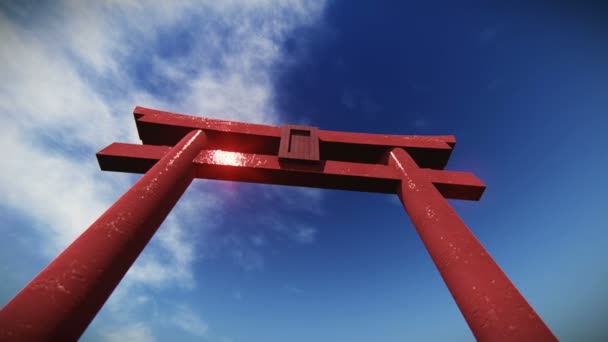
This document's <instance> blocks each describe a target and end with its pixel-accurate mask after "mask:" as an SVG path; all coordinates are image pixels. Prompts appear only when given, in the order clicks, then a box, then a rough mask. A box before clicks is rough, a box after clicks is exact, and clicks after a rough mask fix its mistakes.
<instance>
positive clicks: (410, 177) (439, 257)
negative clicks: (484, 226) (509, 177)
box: [389, 148, 557, 342]
mask: <svg viewBox="0 0 608 342" xmlns="http://www.w3.org/2000/svg"><path fill="white" fill-rule="evenodd" d="M389 164H390V165H392V166H394V167H395V168H396V169H397V170H398V171H399V172H400V173H401V179H402V180H401V185H400V189H399V191H398V195H399V198H400V199H401V203H402V204H403V207H404V208H405V210H406V211H407V213H408V215H409V217H410V219H411V220H412V223H413V224H414V227H415V228H416V230H417V231H418V234H419V235H420V237H421V239H422V241H423V242H424V245H425V247H426V249H427V250H428V252H429V254H430V255H431V258H432V259H433V262H434V263H435V265H436V266H437V268H438V269H439V273H440V274H441V276H442V278H443V280H444V281H445V283H446V285H447V287H448V289H449V290H450V292H451V294H452V296H453V297H454V300H455V301H456V304H457V305H458V308H459V309H460V311H461V312H462V314H463V316H464V318H465V320H466V321H467V324H468V325H469V327H470V328H471V330H472V332H473V335H475V338H476V339H477V340H478V341H518V342H522V341H530V342H532V341H534V342H541V341H557V339H556V337H555V336H554V335H553V333H552V332H551V331H550V330H549V328H548V327H547V326H546V325H545V323H544V322H543V321H542V320H541V318H540V317H539V316H538V315H537V314H536V312H535V311H534V309H533V308H532V307H531V306H530V304H528V302H527V301H526V300H525V298H524V297H523V296H522V295H521V293H519V291H518V290H517V289H516V288H515V286H514V285H513V283H511V281H510V280H509V278H508V277H507V276H506V275H505V274H504V272H503V271H502V270H501V269H500V267H499V266H498V265H497V264H496V262H495V261H494V260H493V259H492V257H491V256H490V255H489V254H488V252H487V251H486V250H485V249H484V247H483V246H482V245H481V243H480V242H479V241H478V240H477V238H476V237H475V236H474V235H473V233H472V232H471V231H470V230H469V228H468V227H467V226H466V225H465V224H464V223H463V222H462V220H461V219H460V218H459V217H458V215H457V214H456V212H455V211H454V210H453V209H452V207H451V206H450V204H449V203H448V202H447V200H446V199H445V198H443V196H442V195H441V194H440V193H439V191H437V189H436V188H435V186H434V185H433V184H432V183H431V182H430V181H429V180H428V179H426V178H425V176H424V173H423V172H422V170H421V169H420V168H418V165H417V164H416V162H415V161H414V160H413V159H412V158H411V157H410V155H409V154H408V153H407V152H406V151H404V150H403V149H400V148H397V149H393V151H391V153H390V155H389Z"/></svg>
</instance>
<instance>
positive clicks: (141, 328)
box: [101, 322, 156, 342]
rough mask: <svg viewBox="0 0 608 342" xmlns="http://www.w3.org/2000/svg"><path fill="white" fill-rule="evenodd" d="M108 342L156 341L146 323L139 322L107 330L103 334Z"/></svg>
mask: <svg viewBox="0 0 608 342" xmlns="http://www.w3.org/2000/svg"><path fill="white" fill-rule="evenodd" d="M101 336H102V338H103V340H104V341H107V342H123V341H130V342H153V341H156V339H155V338H154V336H153V335H152V332H151V331H150V328H148V327H147V326H146V325H145V324H144V323H141V322H137V323H131V324H129V325H124V326H120V327H117V328H115V329H113V330H107V331H105V332H103V333H102V334H101Z"/></svg>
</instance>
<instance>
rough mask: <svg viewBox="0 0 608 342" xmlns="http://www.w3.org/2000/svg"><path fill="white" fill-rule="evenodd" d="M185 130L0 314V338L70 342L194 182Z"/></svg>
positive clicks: (199, 140) (193, 138)
mask: <svg viewBox="0 0 608 342" xmlns="http://www.w3.org/2000/svg"><path fill="white" fill-rule="evenodd" d="M205 142H206V137H205V133H204V132H203V131H201V130H195V131H192V132H190V133H188V134H187V135H186V136H185V137H184V138H183V139H182V140H181V141H180V142H179V143H178V144H177V145H175V146H174V147H173V148H172V149H171V150H170V151H169V152H168V153H167V154H166V155H165V156H164V157H163V158H162V159H161V160H159V161H158V162H157V163H156V164H155V165H154V167H152V168H151V169H150V170H149V171H148V172H146V174H145V175H144V176H143V177H142V178H141V179H140V180H139V181H137V183H135V184H134V185H133V186H132V187H131V188H130V189H129V190H128V191H127V192H126V193H125V194H124V195H123V196H122V197H120V198H119V199H118V200H117V201H116V202H115V203H114V204H113V205H112V206H111V207H110V208H109V209H108V210H107V211H106V212H105V213H104V214H103V215H101V217H99V218H98V219H97V221H95V222H94V223H93V224H92V225H91V226H90V227H89V228H88V229H87V230H86V231H85V232H84V233H82V235H80V237H78V238H77V239H76V240H75V241H74V242H72V244H71V245H70V246H68V248H66V249H65V250H64V251H63V252H62V253H61V254H60V255H59V256H57V257H56V258H55V260H53V261H52V262H51V263H50V264H49V265H48V266H47V267H46V268H45V269H44V270H42V271H41V272H40V273H39V274H38V275H37V276H36V277H35V278H34V279H33V280H32V281H30V283H29V284H27V285H26V286H25V288H23V289H22V290H21V292H19V293H18V294H17V295H16V296H15V298H13V299H12V300H11V301H10V302H8V303H7V304H6V306H5V307H4V308H2V310H1V311H0V340H2V341H75V340H77V339H78V338H79V337H80V335H81V334H82V333H83V332H84V330H85V329H86V328H87V326H88V325H89V323H90V322H91V321H92V320H93V318H94V317H95V315H96V314H97V312H98V311H99V309H101V307H102V305H103V304H104V303H105V301H106V300H107V299H108V297H109V296H110V294H111V293H112V291H113V290H114V288H115V287H116V286H117V285H118V283H119V282H120V280H121V279H122V277H123V276H124V275H125V273H126V272H127V271H128V270H129V267H131V265H132V264H133V262H134V261H135V259H137V256H138V255H139V254H140V253H141V251H142V250H143V249H144V247H145V246H146V244H147V243H148V241H149V240H150V239H151V238H152V236H153V235H154V233H155V232H156V230H157V229H158V227H159V226H160V224H161V223H162V222H163V220H164V219H165V217H166V216H167V215H168V214H169V212H170V211H171V209H172V208H173V206H174V205H175V203H176V202H177V201H178V200H179V198H180V197H181V195H182V194H183V193H184V191H185V190H186V189H187V188H188V185H190V183H191V182H192V180H193V179H194V175H195V171H194V164H193V163H192V161H193V159H194V158H195V157H196V155H197V154H198V153H199V152H200V151H201V150H202V149H203V148H204V145H205Z"/></svg>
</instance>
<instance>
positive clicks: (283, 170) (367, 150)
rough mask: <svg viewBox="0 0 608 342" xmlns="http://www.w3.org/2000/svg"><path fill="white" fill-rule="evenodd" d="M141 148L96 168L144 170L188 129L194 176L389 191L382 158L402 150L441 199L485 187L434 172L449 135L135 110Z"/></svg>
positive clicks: (118, 153) (122, 149)
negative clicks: (196, 147)
mask: <svg viewBox="0 0 608 342" xmlns="http://www.w3.org/2000/svg"><path fill="white" fill-rule="evenodd" d="M133 114H134V116H135V121H136V124H137V130H138V132H139V137H140V139H141V140H142V142H143V144H144V145H136V144H123V143H114V144H111V145H110V146H108V147H106V148H105V149H103V150H101V151H100V152H98V153H97V159H98V161H99V164H100V166H101V168H102V169H103V170H106V171H122V172H135V173H144V172H146V171H147V170H148V169H149V168H151V167H152V166H153V165H154V164H155V163H156V162H157V161H158V160H160V159H161V158H162V156H163V155H165V154H166V153H167V152H168V151H169V150H170V148H171V146H174V145H175V144H177V143H178V142H179V141H180V139H182V138H183V137H184V136H185V135H186V134H188V132H190V131H192V130H198V129H200V130H202V131H204V132H205V134H206V136H207V142H206V149H205V150H204V151H202V152H201V153H200V154H199V155H198V156H197V157H196V158H195V160H194V163H195V164H196V165H197V168H196V176H197V177H198V178H208V179H220V180H232V181H245V182H256V183H269V184H283V185H297V186H309V187H320V188H332V189H343V190H356V191H368V192H381V193H395V192H396V191H397V190H396V189H397V188H398V185H399V182H400V180H401V178H400V176H399V175H398V174H397V173H396V172H395V169H394V168H393V167H389V166H388V165H387V155H388V153H389V152H390V151H391V150H393V149H395V148H402V149H404V150H406V151H407V152H408V154H409V155H411V157H412V158H413V159H414V160H415V162H416V163H417V164H418V166H419V167H420V168H422V169H425V172H426V174H427V175H428V177H429V180H430V181H431V182H432V183H433V184H434V185H435V186H436V187H437V189H438V190H439V191H440V192H441V193H442V194H443V195H444V196H445V197H447V198H457V199H468V200H478V199H479V198H480V197H481V195H482V193H483V191H484V189H485V185H484V184H483V183H482V182H481V181H480V180H479V179H477V177H475V176H474V175H473V174H471V173H467V172H455V171H442V169H443V168H444V167H445V165H446V164H447V161H448V159H449V157H450V154H451V152H452V149H453V147H454V145H455V144H456V139H455V138H454V136H451V135H446V136H419V135H385V134H366V133H349V132H336V131H326V130H319V129H317V128H315V127H307V126H289V125H286V126H283V127H278V126H269V125H259V124H250V123H243V122H234V121H225V120H217V119H210V118H204V117H199V116H190V115H183V114H176V113H170V112H164V111H159V110H154V109H149V108H143V107H136V108H135V109H134V111H133Z"/></svg>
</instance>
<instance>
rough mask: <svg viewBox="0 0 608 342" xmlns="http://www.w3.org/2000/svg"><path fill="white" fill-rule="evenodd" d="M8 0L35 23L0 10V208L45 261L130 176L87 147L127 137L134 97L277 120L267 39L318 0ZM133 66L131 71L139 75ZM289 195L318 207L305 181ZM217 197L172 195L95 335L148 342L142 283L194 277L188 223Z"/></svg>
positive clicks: (207, 215)
mask: <svg viewBox="0 0 608 342" xmlns="http://www.w3.org/2000/svg"><path fill="white" fill-rule="evenodd" d="M9 6H15V7H16V8H14V9H13V10H11V11H10V12H11V13H13V15H14V14H15V13H16V15H17V16H19V15H20V16H21V18H22V19H23V18H28V17H32V14H33V12H35V11H40V12H39V13H36V16H35V17H36V18H37V20H36V22H35V23H21V22H20V21H19V20H18V19H19V18H17V19H15V18H14V17H8V16H7V15H5V14H2V13H1V12H0V40H1V41H2V44H0V75H1V76H2V80H3V82H2V83H1V84H0V112H1V113H2V115H0V127H1V128H0V152H1V153H2V155H3V160H4V163H3V171H2V172H1V173H0V192H1V193H2V194H3V198H4V200H3V202H2V203H1V205H2V206H3V207H5V208H8V209H10V210H12V211H13V212H15V213H17V214H19V215H21V216H23V217H25V218H27V219H29V220H30V221H31V222H32V227H34V229H35V230H33V231H32V230H30V231H27V230H24V231H23V232H22V233H21V234H24V235H28V234H32V233H35V234H36V235H37V236H39V237H40V240H39V245H40V246H41V247H44V250H43V252H44V255H45V257H47V258H49V257H51V256H53V255H55V254H56V253H57V252H58V251H59V250H61V249H63V248H64V247H65V246H66V245H67V244H68V243H69V242H70V241H72V240H73V239H74V238H75V237H76V236H77V235H78V234H79V233H80V232H82V230H83V229H84V228H86V227H87V226H88V225H89V224H90V223H92V222H93V220H94V219H96V218H97V217H98V216H99V215H100V214H101V213H102V212H103V211H104V210H105V209H106V208H107V207H108V206H109V205H110V204H111V203H112V201H114V200H115V199H116V198H117V197H118V196H119V195H120V194H121V193H122V192H124V191H125V190H126V189H127V188H128V186H129V184H130V183H131V182H132V180H133V177H132V176H128V175H119V174H116V173H103V172H100V171H99V169H98V166H97V163H96V160H95V158H94V154H95V152H96V151H97V150H99V149H101V148H103V147H105V146H106V145H108V144H110V143H112V142H115V141H120V142H137V141H138V139H137V134H136V130H135V125H134V124H133V118H132V116H131V115H130V112H131V110H132V108H133V107H134V106H135V105H143V106H150V107H156V108H161V109H167V110H172V111H177V112H185V113H197V114H200V115H206V116H215V117H221V118H224V119H233V120H242V121H249V122H259V123H278V122H279V121H280V120H279V116H278V113H277V112H276V111H275V110H274V109H273V107H272V103H271V101H272V85H271V79H270V75H269V72H270V68H271V66H272V64H273V63H274V62H276V61H277V60H278V59H280V58H281V52H280V49H279V45H278V44H280V42H281V39H282V38H283V37H284V36H285V34H287V33H288V32H289V30H290V29H291V28H292V27H294V25H302V24H310V23H312V22H313V21H314V20H315V19H316V18H318V16H319V14H320V12H321V10H322V8H323V3H322V2H308V1H296V0H293V1H202V2H198V1H179V2H167V1H153V2H149V1H137V0H133V1H101V2H95V3H93V2H82V1H62V2H56V3H54V4H53V5H49V6H53V7H49V8H42V7H28V6H25V5H23V6H21V5H20V3H18V2H14V3H12V4H11V5H9ZM41 8H42V9H41ZM260 18H263V20H260ZM184 23H185V24H184ZM182 25H187V27H183V26H182ZM178 29H181V30H185V31H187V32H189V34H190V36H191V38H192V41H191V42H190V43H191V45H192V46H191V48H190V49H189V50H187V51H185V52H183V53H182V54H181V55H179V56H174V57H167V56H166V55H164V54H163V46H164V45H163V44H167V43H170V41H163V40H162V39H163V38H162V37H164V36H167V35H168V36H169V37H170V36H171V34H170V33H171V32H173V31H174V30H178ZM171 39H176V38H169V40H171ZM148 61H149V64H145V63H144V62H146V63H147V62H148ZM142 63H143V64H142ZM143 67H145V68H146V72H145V73H144V76H142V75H141V72H138V68H143ZM146 78H147V79H146ZM146 81H147V82H148V83H146ZM150 85H152V86H150ZM155 87H157V88H158V89H155ZM163 87H166V89H165V88H163ZM165 93H170V95H166V94H165ZM203 186H204V185H203ZM299 193H300V194H302V196H304V198H307V201H309V202H310V203H311V205H310V206H311V207H314V206H315V205H316V204H314V203H315V201H317V202H318V199H319V195H318V194H317V193H316V192H314V190H313V191H308V192H307V190H302V192H299ZM221 206H222V200H221V199H219V198H217V197H216V196H212V195H210V196H207V197H205V198H200V196H195V193H194V192H191V191H189V194H186V196H185V197H184V198H183V199H182V201H180V203H179V205H178V207H177V208H176V210H175V212H174V213H173V214H172V215H171V216H170V217H169V219H168V220H167V222H166V223H165V224H164V225H163V227H161V229H160V230H159V232H158V234H157V235H156V236H155V238H154V239H153V241H152V243H151V245H150V246H148V248H147V249H146V251H144V253H143V254H142V256H141V258H140V259H138V261H137V262H136V264H135V265H134V267H133V268H132V269H131V270H130V272H129V273H128V274H127V276H126V278H125V279H124V281H123V283H121V286H119V288H118V289H117V290H116V291H115V293H114V294H113V296H112V299H111V302H110V303H109V306H111V307H112V308H113V312H114V313H115V314H117V313H119V312H121V311H122V312H123V313H124V314H123V315H122V316H120V315H119V317H123V318H125V319H127V321H129V320H131V321H133V322H136V323H133V324H129V325H121V326H120V327H119V328H118V329H116V330H115V331H112V333H108V334H106V335H105V336H106V337H107V339H108V340H112V339H115V340H118V339H120V340H142V341H149V340H153V335H152V329H150V328H149V327H148V326H147V325H146V324H145V322H143V321H141V320H139V319H137V318H134V315H135V313H136V312H137V311H138V310H139V309H141V307H146V306H149V305H152V303H153V302H154V301H152V300H149V297H148V295H146V294H145V293H146V290H145V289H151V290H155V291H156V290H159V289H166V288H171V287H175V286H178V287H179V286H180V285H181V286H182V287H184V288H186V289H187V288H193V287H195V286H196V279H195V278H196V277H194V270H193V264H194V262H195V261H196V258H197V257H200V256H201V255H204V254H202V253H201V252H200V251H198V250H197V244H196V243H195V242H194V241H197V240H198V239H192V238H191V236H192V234H203V235H204V233H205V230H204V229H203V231H202V232H199V231H200V230H201V229H197V228H198V227H194V226H193V222H194V221H193V220H195V219H196V222H200V219H201V218H203V221H204V222H205V224H206V226H207V227H208V228H207V229H212V227H213V226H214V225H216V224H217V223H218V222H219V220H220V219H218V218H217V217H215V216H214V213H215V212H217V211H219V210H220V209H221ZM5 229H9V227H5V226H1V225H0V230H5ZM298 234H300V235H301V238H302V239H304V240H305V241H307V239H309V236H311V235H312V236H313V238H314V233H312V234H311V233H310V232H303V233H298ZM202 240H203V242H201V243H204V238H203V239H202ZM34 250H38V249H34ZM233 257H234V258H235V260H237V262H240V263H241V264H242V265H243V267H245V268H250V269H260V268H262V267H263V258H262V256H261V254H259V253H258V252H251V251H250V250H249V249H238V248H237V249H235V250H234V251H233ZM121 298H139V299H140V300H138V301H136V302H135V303H128V301H123V300H120V299H121ZM112 303H113V304H112ZM179 313H180V314H182V316H183V317H182V318H184V319H183V320H182V323H181V325H180V327H181V328H182V329H184V330H187V331H189V332H190V333H193V334H194V335H197V336H202V335H201V334H203V335H204V332H206V329H207V326H206V324H205V323H204V321H202V320H198V319H197V318H193V317H195V316H192V315H188V314H189V313H191V312H190V311H188V310H187V309H184V310H182V311H180V312H179ZM184 322H185V323H184ZM203 327H204V329H203ZM119 337H120V338H119ZM123 337H127V338H123Z"/></svg>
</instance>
